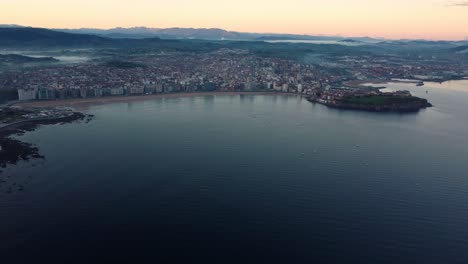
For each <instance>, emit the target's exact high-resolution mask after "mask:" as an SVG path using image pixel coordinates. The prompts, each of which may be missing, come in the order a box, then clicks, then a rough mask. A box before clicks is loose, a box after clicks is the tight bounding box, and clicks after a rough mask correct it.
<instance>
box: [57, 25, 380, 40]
mask: <svg viewBox="0 0 468 264" xmlns="http://www.w3.org/2000/svg"><path fill="white" fill-rule="evenodd" d="M55 30H57V31H63V32H68V33H79V34H92V35H98V36H104V37H109V38H136V39H138V38H149V37H159V38H161V39H204V40H223V39H226V40H256V41H270V40H335V41H338V40H343V39H345V37H340V36H312V35H300V34H276V33H275V34H273V33H245V32H236V31H228V30H224V29H220V28H179V27H174V28H148V27H131V28H121V27H117V28H112V29H94V28H80V29H55ZM349 39H354V40H358V41H363V42H367V41H369V42H376V41H381V40H380V39H375V38H369V37H356V38H349Z"/></svg>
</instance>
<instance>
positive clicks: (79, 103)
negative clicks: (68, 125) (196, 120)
mask: <svg viewBox="0 0 468 264" xmlns="http://www.w3.org/2000/svg"><path fill="white" fill-rule="evenodd" d="M278 94H279V95H282V94H284V93H279V92H196V93H170V94H152V95H138V96H109V97H94V98H83V99H65V100H50V101H28V102H18V103H16V104H15V106H20V107H73V108H74V107H84V106H87V105H92V104H106V103H118V102H133V101H145V100H152V99H159V98H179V97H194V96H233V95H278ZM289 95H290V94H289Z"/></svg>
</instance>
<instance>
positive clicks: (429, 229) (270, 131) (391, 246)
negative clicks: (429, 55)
mask: <svg viewBox="0 0 468 264" xmlns="http://www.w3.org/2000/svg"><path fill="white" fill-rule="evenodd" d="M388 87H389V89H410V90H411V91H412V92H413V93H414V94H416V95H419V96H422V97H426V98H428V99H429V100H430V101H431V102H432V103H433V104H434V105H435V107H434V108H430V109H427V110H423V111H421V112H419V113H416V114H404V115H402V114H378V113H366V112H354V111H342V110H335V109H328V108H326V107H324V106H321V105H314V104H311V103H309V102H307V101H306V100H305V99H302V98H300V97H295V96H252V95H247V96H204V97H192V98H172V99H159V100H153V101H142V102H130V103H115V104H107V105H96V106H91V107H89V108H88V109H87V110H86V111H87V112H89V113H92V114H95V116H96V118H95V120H93V121H92V122H90V123H88V124H84V123H75V124H66V125H56V126H46V127H42V128H40V129H38V130H36V131H34V132H31V133H27V134H25V135H24V136H21V137H20V138H21V139H22V140H25V141H28V142H32V143H35V144H37V145H38V146H39V147H40V150H41V153H42V154H44V155H45V156H46V160H45V161H31V162H28V163H21V164H19V165H17V166H13V167H9V168H8V169H7V170H6V171H4V173H3V174H2V176H0V177H2V178H3V179H5V180H6V181H7V184H10V185H11V184H13V183H12V182H16V184H17V185H18V184H21V185H23V186H24V190H23V191H13V193H11V194H5V193H4V189H5V187H4V186H5V184H4V185H3V187H1V188H0V190H2V192H1V194H0V247H1V254H0V259H2V263H32V262H31V261H34V262H38V263H50V261H51V260H55V261H59V262H60V263H69V262H70V261H71V262H73V261H82V262H81V263H91V262H93V261H96V260H98V259H99V260H127V261H131V263H145V262H146V263H158V261H162V262H163V263H174V262H178V261H185V262H188V263H193V262H196V263H199V262H200V261H201V260H203V262H205V263H268V262H270V263H278V262H280V263H468V227H467V224H468V144H467V140H466V136H467V133H468V115H467V113H468V103H467V102H468V81H459V82H450V83H445V84H442V85H440V84H436V83H428V84H426V86H423V87H415V86H413V85H409V84H389V85H388ZM426 90H427V93H426ZM17 185H14V186H17ZM14 190H16V189H14ZM3 260H5V262H3Z"/></svg>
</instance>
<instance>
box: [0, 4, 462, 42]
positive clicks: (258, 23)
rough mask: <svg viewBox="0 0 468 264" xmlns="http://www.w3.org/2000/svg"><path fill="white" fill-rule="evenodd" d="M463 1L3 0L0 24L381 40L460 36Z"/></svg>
mask: <svg viewBox="0 0 468 264" xmlns="http://www.w3.org/2000/svg"><path fill="white" fill-rule="evenodd" d="M467 11H468V1H447V0H431V1H422V0H414V1H411V2H407V1H404V0H393V1H389V0H382V1H371V0H354V1H343V0H330V1H327V2H323V1H318V0H311V1H305V0H293V1H288V2H285V1H274V2H272V1H266V0H259V1H255V2H250V1H247V0H239V1H236V2H228V1H214V0H201V1H196V2H195V1H187V0H175V1H171V2H167V1H149V0H135V1H127V0H117V1H111V0H102V1H99V2H95V1H91V0H82V1H77V0H70V1H58V0H44V1H32V0H1V1H0V24H17V25H23V26H31V27H42V28H95V29H109V28H115V27H123V28H129V27H141V26H145V27H149V28H173V27H180V28H221V29H225V30H228V31H236V32H246V33H279V34H304V35H326V36H343V37H363V36H368V37H376V38H386V39H427V40H466V39H467V37H468V32H466V28H468V16H467V15H466V14H467Z"/></svg>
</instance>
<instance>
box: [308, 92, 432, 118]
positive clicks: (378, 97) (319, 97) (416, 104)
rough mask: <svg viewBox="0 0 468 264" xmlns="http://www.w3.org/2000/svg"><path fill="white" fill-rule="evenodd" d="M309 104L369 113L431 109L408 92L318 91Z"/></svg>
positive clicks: (423, 100)
mask: <svg viewBox="0 0 468 264" xmlns="http://www.w3.org/2000/svg"><path fill="white" fill-rule="evenodd" d="M307 99H308V100H309V101H310V102H313V103H320V104H323V105H326V106H329V107H333V108H339V109H350V110H362V111H369V112H399V113H405V112H417V111H419V110H421V109H424V108H427V107H432V104H431V103H429V102H428V101H427V100H426V99H423V98H419V97H416V96H413V95H411V93H410V92H409V91H396V92H386V93H384V92H381V91H379V90H370V91H369V90H365V89H362V90H348V89H324V90H322V89H319V90H315V91H314V92H313V93H312V94H311V95H310V96H308V97H307Z"/></svg>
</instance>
